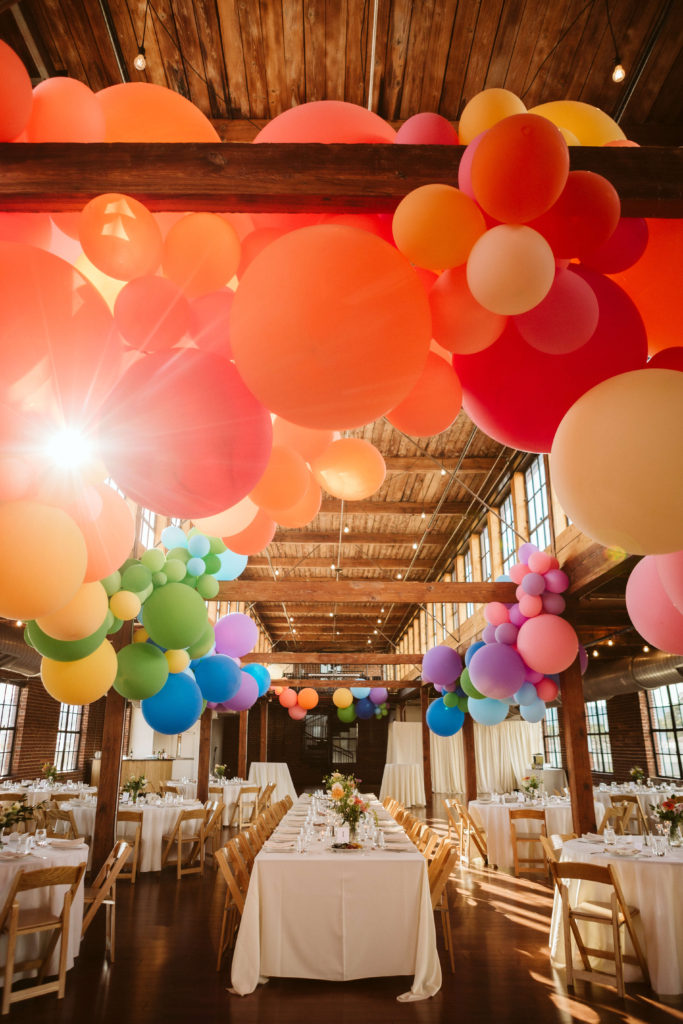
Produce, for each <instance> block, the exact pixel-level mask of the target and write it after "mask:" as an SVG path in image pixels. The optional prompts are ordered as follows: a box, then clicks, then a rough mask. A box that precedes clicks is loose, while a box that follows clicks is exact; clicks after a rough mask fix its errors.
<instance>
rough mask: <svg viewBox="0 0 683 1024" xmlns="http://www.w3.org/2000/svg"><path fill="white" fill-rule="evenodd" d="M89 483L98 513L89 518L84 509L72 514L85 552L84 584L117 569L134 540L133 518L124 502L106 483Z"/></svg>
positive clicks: (126, 556) (128, 552)
mask: <svg viewBox="0 0 683 1024" xmlns="http://www.w3.org/2000/svg"><path fill="white" fill-rule="evenodd" d="M92 486H93V487H94V489H95V491H97V493H98V495H99V496H100V498H101V500H102V508H101V511H100V514H99V515H98V516H97V517H96V518H95V519H93V518H92V517H91V516H90V515H89V514H87V510H83V511H82V513H81V514H79V513H75V516H76V521H77V523H78V526H79V529H80V531H81V533H82V535H83V539H84V541H85V544H86V548H87V551H88V565H87V569H86V573H85V582H86V583H91V582H92V581H93V580H102V579H104V577H105V576H109V575H110V574H111V573H112V572H114V570H115V569H118V567H119V566H120V565H122V564H123V562H124V561H125V560H126V558H128V556H129V555H130V553H131V551H132V549H133V544H134V543H135V519H134V517H133V514H132V512H131V510H130V508H129V506H128V504H127V503H126V502H125V501H124V499H123V498H122V497H121V495H120V494H117V493H116V491H114V490H113V489H112V488H111V487H109V486H108V485H107V484H94V485H92Z"/></svg>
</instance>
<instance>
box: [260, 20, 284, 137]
mask: <svg viewBox="0 0 683 1024" xmlns="http://www.w3.org/2000/svg"><path fill="white" fill-rule="evenodd" d="M260 10H261V33H262V45H263V63H264V67H265V72H266V89H267V96H268V114H269V116H270V117H271V118H273V117H277V116H278V114H280V113H282V111H283V110H284V109H287V93H288V89H287V75H286V68H285V39H284V26H283V22H282V0H261V2H260ZM283 103H284V106H283Z"/></svg>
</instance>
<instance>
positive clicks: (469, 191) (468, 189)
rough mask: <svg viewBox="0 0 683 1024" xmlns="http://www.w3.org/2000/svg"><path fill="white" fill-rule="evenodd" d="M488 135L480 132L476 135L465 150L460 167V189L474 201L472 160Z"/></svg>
mask: <svg viewBox="0 0 683 1024" xmlns="http://www.w3.org/2000/svg"><path fill="white" fill-rule="evenodd" d="M485 135H486V132H480V133H479V135H475V137H474V138H473V139H472V141H471V142H470V144H469V145H468V146H467V147H466V148H465V152H464V153H463V154H462V156H461V157H460V163H459V165H458V188H459V189H460V191H461V192H464V193H465V195H468V196H469V197H470V199H474V189H473V188H472V160H473V159H474V154H475V153H476V152H477V149H478V148H479V143H480V142H481V140H482V139H483V138H484V136H485Z"/></svg>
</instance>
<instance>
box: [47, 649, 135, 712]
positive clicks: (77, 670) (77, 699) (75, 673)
mask: <svg viewBox="0 0 683 1024" xmlns="http://www.w3.org/2000/svg"><path fill="white" fill-rule="evenodd" d="M117 668H118V661H117V660H116V651H115V650H114V648H113V647H112V645H111V644H110V643H109V641H108V640H104V641H103V643H101V644H100V646H99V647H98V648H97V649H96V650H94V651H93V652H92V654H89V655H88V656H87V658H79V659H78V660H77V661H53V660H52V659H51V658H43V660H42V662H41V665H40V675H41V678H42V680H43V686H44V687H45V689H46V690H47V692H48V693H49V694H50V696H51V697H54V699H55V700H58V701H59V702H60V703H61V704H91V703H92V701H94V700H99V699H100V697H104V695H105V693H106V692H107V690H108V689H109V687H110V686H111V684H112V683H113V682H114V679H115V678H116V670H117Z"/></svg>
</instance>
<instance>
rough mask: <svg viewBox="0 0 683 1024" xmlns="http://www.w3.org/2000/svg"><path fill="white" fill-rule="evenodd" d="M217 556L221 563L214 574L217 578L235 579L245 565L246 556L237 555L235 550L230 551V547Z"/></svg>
mask: <svg viewBox="0 0 683 1024" xmlns="http://www.w3.org/2000/svg"><path fill="white" fill-rule="evenodd" d="M218 558H219V559H220V563H221V565H220V569H219V570H218V572H217V573H216V574H215V576H216V579H217V580H236V579H237V577H238V576H241V575H242V573H243V572H244V570H245V569H246V567H247V562H248V558H247V556H246V555H238V554H237V552H235V551H231V550H230V548H226V549H225V551H222V552H221V554H220V555H219V556H218Z"/></svg>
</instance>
